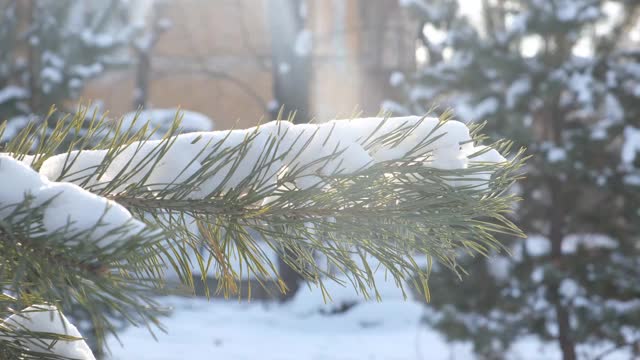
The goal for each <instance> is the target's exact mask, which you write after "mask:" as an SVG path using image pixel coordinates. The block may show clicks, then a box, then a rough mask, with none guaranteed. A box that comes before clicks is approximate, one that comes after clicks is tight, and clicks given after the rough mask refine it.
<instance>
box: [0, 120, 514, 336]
mask: <svg viewBox="0 0 640 360" xmlns="http://www.w3.org/2000/svg"><path fill="white" fill-rule="evenodd" d="M84 118H85V116H84V114H82V112H80V113H79V114H78V115H76V116H75V117H74V118H72V119H69V121H67V122H66V123H64V125H60V126H57V127H56V128H55V129H53V130H52V131H46V130H45V128H44V125H43V126H41V127H40V128H37V127H36V128H33V127H32V128H29V129H26V130H25V131H23V132H22V133H21V134H20V135H19V136H18V137H16V138H15V139H14V140H13V141H11V142H10V143H8V144H6V145H5V147H4V149H3V151H6V152H8V153H10V154H11V155H12V156H14V157H15V158H17V159H20V160H22V161H23V162H25V163H27V164H29V165H30V166H32V167H33V168H34V169H35V170H37V171H39V172H40V174H41V175H44V176H46V177H47V178H48V179H49V180H53V181H64V182H70V183H74V184H77V185H79V186H80V187H82V188H84V189H86V190H89V191H91V192H93V193H94V194H97V195H99V196H101V197H103V198H107V199H110V200H112V201H114V202H116V203H117V204H119V205H121V206H124V207H125V208H127V209H128V210H129V211H130V212H131V214H132V215H133V216H134V217H135V218H136V219H138V220H140V221H142V222H144V223H145V224H146V225H147V226H146V228H148V229H160V230H161V232H157V231H156V232H154V231H153V230H148V231H149V232H147V233H146V234H140V235H139V236H137V237H135V236H134V237H131V238H130V239H128V240H126V241H119V242H117V243H116V244H115V245H113V246H111V247H108V248H105V247H101V246H95V245H91V246H89V245H87V244H86V242H84V243H83V242H82V241H77V240H78V237H81V235H80V234H82V232H80V233H77V232H76V233H70V232H67V233H65V232H61V233H55V234H50V233H49V234H47V235H46V237H45V236H38V235H37V234H38V233H37V231H34V230H33V226H36V225H37V224H40V222H41V218H42V215H41V213H42V212H43V211H46V206H47V204H42V205H40V206H37V207H29V206H27V205H28V204H27V203H25V204H21V205H20V206H18V207H15V208H16V209H22V208H24V209H28V211H29V213H28V214H21V213H17V214H15V215H12V217H9V218H5V221H4V222H3V224H4V225H3V226H5V227H3V228H2V229H4V232H3V233H2V234H4V236H2V242H1V243H2V244H3V245H2V246H4V247H6V248H7V249H8V251H7V252H4V251H1V252H0V253H1V254H3V255H2V257H5V255H4V254H7V255H6V256H7V258H8V259H15V260H14V261H15V264H14V265H13V266H14V267H15V269H19V268H20V269H23V268H24V269H26V271H25V270H21V271H15V273H16V274H22V275H20V276H23V275H24V274H30V275H34V274H39V271H41V269H53V270H55V271H54V272H50V271H49V270H47V273H49V274H54V275H53V276H51V277H49V276H46V277H45V276H42V277H36V279H31V278H28V279H27V278H24V277H20V278H11V277H7V274H4V278H3V280H5V279H10V281H9V282H8V283H7V284H13V285H14V291H15V293H20V291H18V289H19V288H20V289H22V288H23V287H26V288H29V289H34V290H32V291H34V292H35V293H36V294H39V296H40V297H41V298H42V299H44V300H47V301H63V302H68V301H71V300H73V301H79V302H80V303H81V304H83V306H86V307H87V308H88V309H90V310H91V309H97V307H96V304H97V303H101V305H104V306H111V307H115V308H116V309H118V310H119V311H120V310H121V312H122V313H123V314H125V313H126V312H127V311H129V310H131V309H133V310H134V311H137V312H138V314H139V315H140V316H141V317H142V318H143V319H144V320H143V321H149V320H150V321H152V322H155V321H156V320H155V318H154V317H153V316H152V315H151V314H149V311H150V310H149V309H151V308H153V306H154V305H153V300H152V299H151V298H150V297H148V296H147V295H148V294H149V293H150V292H152V291H153V290H155V289H156V288H157V286H158V285H159V283H158V278H159V277H161V269H160V268H161V267H162V266H170V267H172V268H173V269H174V270H175V271H176V272H177V273H178V275H179V277H180V278H181V279H182V281H183V282H185V283H186V284H188V285H191V286H193V283H192V281H193V280H192V274H191V271H192V267H194V266H196V267H197V268H199V271H200V273H201V274H202V278H203V281H204V280H205V276H206V275H207V274H210V273H211V272H213V273H215V276H216V277H217V278H218V279H219V288H218V289H216V290H217V291H221V292H224V293H225V295H230V294H233V293H234V292H236V291H237V289H238V286H237V282H238V281H239V279H240V277H241V276H242V275H243V274H245V273H248V274H252V275H254V276H255V277H256V279H257V281H258V282H259V283H264V282H266V281H268V279H270V278H271V277H273V276H275V277H277V269H276V266H275V265H274V264H272V263H271V261H270V260H269V258H268V257H267V255H266V254H265V253H264V251H263V250H262V249H261V247H260V245H259V241H263V242H264V243H265V244H266V245H267V246H268V247H270V248H271V249H273V250H274V251H275V252H276V253H277V254H278V255H279V256H280V257H281V258H283V259H284V260H285V262H286V263H287V264H289V265H290V266H291V267H292V268H293V269H294V270H296V271H298V272H299V273H300V274H301V275H302V276H303V277H305V278H306V279H307V280H309V281H310V282H311V283H313V284H315V285H317V286H318V287H320V288H321V289H322V293H323V295H325V294H326V295H327V296H330V294H327V293H326V289H325V288H324V285H323V282H324V281H326V280H327V279H329V280H335V281H339V280H337V277H336V271H335V270H336V269H337V271H338V272H340V273H344V274H345V275H346V276H347V278H348V281H349V282H351V285H352V286H354V287H355V288H356V289H357V290H358V291H360V292H361V293H362V294H363V296H365V297H370V296H375V297H379V294H378V292H377V290H376V284H375V282H374V272H376V271H386V272H387V273H388V274H389V275H390V276H391V277H392V278H393V279H394V280H395V281H396V283H397V284H398V286H400V287H403V286H404V285H403V284H404V283H405V281H407V279H414V280H413V281H414V282H415V283H414V284H413V285H414V286H416V287H418V288H419V289H421V290H422V292H423V293H424V294H425V295H426V296H427V298H429V296H430V291H429V288H428V286H427V284H428V277H429V272H430V270H429V269H423V268H422V267H421V266H420V265H419V261H416V257H418V256H425V257H426V259H427V262H428V263H429V264H431V263H432V262H433V261H434V260H435V261H438V262H440V263H442V264H444V265H445V266H447V267H449V268H450V269H452V270H453V271H456V272H458V273H460V274H461V273H464V269H461V268H460V267H459V265H458V264H457V261H456V258H457V256H458V255H460V254H461V253H462V252H465V253H470V254H482V255H486V254H487V253H488V251H489V250H490V249H501V248H502V244H501V243H500V242H499V241H498V240H497V239H496V234H509V235H516V236H522V233H521V232H520V230H519V229H518V228H517V227H516V226H515V225H514V224H513V223H511V221H509V220H508V219H507V215H508V214H509V213H510V212H511V209H512V205H513V203H514V201H516V200H517V199H516V198H515V197H514V196H512V195H510V194H509V193H508V192H507V190H508V188H509V186H510V185H511V184H512V183H513V182H514V181H516V180H517V179H518V177H519V173H518V169H519V168H520V166H521V165H522V163H523V161H524V160H525V159H524V157H523V156H522V150H520V151H518V152H517V153H516V154H515V155H514V156H513V157H512V158H511V160H509V161H507V160H505V159H504V158H503V157H502V155H505V156H506V155H507V154H508V152H509V150H510V146H511V145H510V143H509V142H507V141H498V142H496V143H494V144H492V145H491V146H490V147H483V146H476V144H477V142H478V141H480V140H481V139H482V136H481V135H479V131H480V128H481V126H472V127H471V131H470V130H469V128H467V127H466V126H465V125H463V124H461V123H459V122H455V121H452V120H448V119H445V118H443V119H433V118H426V117H423V118H420V117H407V118H388V119H383V118H371V119H355V120H351V121H349V120H341V121H332V122H329V123H326V124H305V125H293V124H291V123H288V122H284V121H280V122H271V123H267V124H264V125H261V126H258V127H255V128H251V129H247V130H233V131H218V132H208V133H193V134H185V135H176V133H177V132H178V129H179V121H178V120H179V119H176V122H175V123H174V126H173V127H172V129H171V130H170V131H169V132H168V133H167V134H165V136H164V137H163V139H162V140H150V139H149V134H148V130H149V129H148V128H147V126H144V127H142V129H141V130H139V131H134V130H132V129H133V126H134V124H131V125H130V127H129V128H128V129H122V128H121V123H116V124H113V123H109V122H107V121H105V120H104V119H95V118H94V119H93V120H91V121H90V122H89V123H86V122H85V121H84ZM80 129H82V131H80ZM0 132H1V130H0ZM0 136H1V134H0ZM69 139H70V140H69ZM63 144H71V145H68V146H67V147H66V148H64V149H61V147H62V146H63ZM33 149H35V151H33V152H32V150H33ZM60 150H63V153H62V154H59V155H56V153H57V152H59V151H60ZM30 152H32V153H33V155H26V154H28V153H30ZM501 154H502V155H501ZM1 200H2V199H0V201H1ZM16 211H17V210H16ZM6 219H11V221H7V220H6ZM17 220H19V221H17ZM16 229H22V230H21V231H16ZM93 230H95V229H88V230H87V231H93ZM16 234H21V236H18V237H16V236H17V235H16ZM255 234H257V235H259V238H260V239H256V236H254V235H255ZM85 235H86V234H85ZM105 236H107V235H105ZM163 239H164V241H163ZM74 240H76V243H74ZM99 240H100V239H98V242H91V243H90V244H98V243H99ZM18 244H20V245H18ZM39 244H43V246H45V245H44V244H46V246H47V247H48V248H49V249H56V251H54V252H52V253H50V254H45V256H39V257H38V262H36V263H34V264H35V265H34V266H28V265H27V264H25V261H26V260H24V259H28V258H33V256H32V255H29V254H36V253H37V254H40V253H41V252H42V250H43V248H41V247H39ZM76 245H77V246H76ZM202 247H204V248H205V250H206V251H205V252H204V253H202V252H201V251H200V249H201V248H202ZM26 248H28V251H27V250H25V249H26ZM194 254H195V255H194ZM317 254H321V255H323V256H324V257H325V258H326V259H327V264H325V265H322V264H319V263H317V262H316V261H315V257H314V256H315V255H317ZM194 256H195V258H194ZM372 258H373V259H375V260H376V262H379V264H380V265H379V267H374V266H373V265H371V259H372ZM232 259H239V260H240V263H241V268H240V269H234V268H232V266H231V264H230V263H231V260H232ZM55 274H64V275H60V277H56V275H55ZM16 276H18V275H16ZM51 282H54V283H55V284H54V286H51ZM46 284H48V285H46ZM62 284H65V286H67V288H66V291H65V290H63V289H62V288H61V287H60V286H62ZM279 284H280V288H281V290H282V291H286V289H285V287H284V284H283V283H282V282H279ZM27 285H28V286H27ZM47 286H49V287H47ZM68 289H73V291H68ZM87 294H91V295H87ZM238 296H240V294H238ZM139 304H144V306H141V305H139ZM147 306H148V307H147ZM125 309H126V310H125ZM101 320H102V321H103V322H102V323H103V324H104V326H105V327H106V328H108V326H109V323H108V319H101ZM130 320H132V319H130ZM132 321H135V320H132Z"/></svg>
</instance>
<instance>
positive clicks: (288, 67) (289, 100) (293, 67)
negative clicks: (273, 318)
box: [268, 0, 311, 301]
mask: <svg viewBox="0 0 640 360" xmlns="http://www.w3.org/2000/svg"><path fill="white" fill-rule="evenodd" d="M304 2H305V0H270V1H269V2H268V15H269V27H270V31H271V50H272V65H271V68H272V69H271V71H272V74H273V95H274V98H275V100H276V102H277V106H274V107H272V109H270V110H271V116H272V118H273V119H275V118H276V117H277V116H278V113H279V112H280V111H282V115H283V117H284V118H285V119H286V118H289V117H293V120H294V122H296V123H301V122H308V121H309V120H310V118H311V109H310V93H311V53H304V52H301V50H303V49H300V48H299V47H300V45H307V44H300V43H299V42H300V41H305V40H306V39H304V38H303V39H301V38H300V37H301V36H304V35H301V34H302V31H305V29H306V18H305V14H303V13H302V11H301V6H303V3H304ZM294 116H295V117H294ZM287 255H289V256H290V255H291V254H287ZM278 271H279V276H280V279H281V280H282V281H283V282H284V284H285V285H286V287H287V289H288V291H287V292H286V293H284V294H282V296H281V300H282V301H287V300H289V299H291V298H292V297H293V296H294V295H295V294H296V292H297V291H298V289H299V288H300V283H301V282H302V280H303V279H302V277H301V276H300V275H299V274H298V273H297V272H296V271H295V270H293V269H292V268H291V267H290V266H289V265H288V264H287V263H286V262H285V261H284V260H283V259H282V258H280V259H278Z"/></svg>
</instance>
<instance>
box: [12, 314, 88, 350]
mask: <svg viewBox="0 0 640 360" xmlns="http://www.w3.org/2000/svg"><path fill="white" fill-rule="evenodd" d="M2 325H3V326H6V327H8V328H12V329H13V330H15V331H32V332H46V333H52V334H59V335H68V336H72V337H75V338H79V339H78V340H74V341H56V342H55V344H53V342H54V340H32V341H25V347H26V348H27V349H28V350H31V351H37V352H42V353H49V354H54V355H58V356H62V357H66V358H71V359H77V360H95V357H94V356H93V353H92V352H91V349H89V346H88V345H87V343H86V342H85V341H84V340H82V339H81V338H82V335H81V334H80V332H79V331H78V329H77V328H76V327H75V326H74V325H73V324H71V323H70V322H69V320H67V318H66V316H64V314H62V313H61V312H59V311H58V309H57V308H56V307H55V306H52V305H33V306H30V307H28V308H26V309H24V310H22V311H21V312H20V313H18V314H14V315H11V316H9V317H8V318H7V319H5V320H4V322H3V323H2Z"/></svg>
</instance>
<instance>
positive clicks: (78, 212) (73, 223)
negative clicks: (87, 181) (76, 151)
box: [0, 154, 145, 246]
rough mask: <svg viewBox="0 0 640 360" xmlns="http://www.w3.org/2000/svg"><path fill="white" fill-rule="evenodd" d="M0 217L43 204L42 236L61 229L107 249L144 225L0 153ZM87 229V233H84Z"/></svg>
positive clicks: (102, 200)
mask: <svg viewBox="0 0 640 360" xmlns="http://www.w3.org/2000/svg"><path fill="white" fill-rule="evenodd" d="M0 183H2V187H0V218H7V217H8V216H9V215H11V214H12V213H13V212H14V211H15V208H16V207H18V206H24V205H25V204H24V203H25V202H26V201H28V204H29V205H30V206H34V207H38V206H42V205H43V204H46V206H44V208H43V214H42V225H43V229H42V233H41V235H42V236H47V235H51V234H53V233H56V232H58V231H60V230H63V229H64V230H65V232H66V234H67V235H68V236H73V234H75V233H78V232H85V234H84V236H83V238H85V239H86V240H88V241H93V242H96V243H97V245H100V246H108V245H109V244H110V243H112V242H114V241H122V240H126V239H127V238H129V237H131V236H132V235H134V234H137V233H140V232H141V231H142V230H143V229H144V227H145V225H144V224H143V223H142V222H140V221H138V220H136V219H134V218H133V217H132V216H131V213H129V211H127V209H125V208H124V207H122V206H121V205H119V204H117V203H116V202H114V201H111V200H108V199H105V198H103V197H100V196H97V195H94V194H92V193H90V192H89V191H86V190H84V189H82V188H81V187H79V186H77V185H74V184H71V183H59V182H53V181H49V180H48V179H47V178H45V177H44V176H42V175H40V174H38V173H37V172H35V171H34V170H32V169H31V168H30V167H29V166H28V165H26V164H25V163H22V162H20V161H18V160H16V159H14V158H12V157H10V156H8V155H5V154H0ZM88 230H90V231H89V232H87V231H88Z"/></svg>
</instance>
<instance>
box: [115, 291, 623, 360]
mask: <svg viewBox="0 0 640 360" xmlns="http://www.w3.org/2000/svg"><path fill="white" fill-rule="evenodd" d="M380 290H381V293H382V296H383V301H382V302H375V301H370V302H364V303H360V304H358V305H356V306H355V307H353V308H351V309H350V310H349V311H347V312H344V313H341V314H329V315H327V314H326V312H327V311H330V310H331V309H334V308H335V305H331V304H329V305H325V304H323V301H322V296H321V295H320V293H319V292H318V291H313V292H312V291H309V290H306V289H303V290H301V291H300V293H299V294H298V295H297V296H296V298H295V299H294V300H293V301H292V302H291V303H289V304H286V305H279V304H275V303H267V304H265V303H262V302H257V301H256V302H251V303H246V302H242V303H239V302H238V301H223V300H211V301H207V300H205V299H185V298H179V297H168V298H166V299H164V300H162V303H163V304H165V305H167V306H171V307H173V308H174V312H173V315H172V316H171V317H170V318H168V319H165V320H164V322H163V323H164V324H165V325H166V327H167V329H168V333H167V334H165V333H159V334H157V335H158V340H157V341H155V340H154V339H153V337H152V336H151V335H150V334H149V333H148V332H147V330H146V329H144V328H129V329H128V330H126V331H125V332H124V333H122V334H121V336H120V337H121V340H122V342H123V345H124V347H122V346H120V344H119V343H118V342H117V340H115V339H113V338H112V339H110V340H109V346H110V348H111V351H112V357H111V359H112V360H128V359H156V360H169V359H172V360H173V359H229V360H242V359H260V360H289V359H291V360H299V359H313V360H376V359H384V360H393V359H398V360H401V359H402V360H405V359H411V360H415V359H429V360H440V359H442V360H456V359H458V360H459V359H474V356H473V355H472V353H471V346H470V345H469V344H459V343H458V344H448V343H447V342H445V340H444V338H443V337H442V336H441V335H439V334H438V333H437V332H435V331H433V330H431V329H429V328H427V327H425V326H424V325H422V324H420V318H421V317H423V316H424V315H425V307H424V305H422V304H420V303H418V302H416V301H412V300H407V301H405V300H403V299H402V296H401V294H400V293H399V292H398V291H397V289H395V286H394V285H393V284H391V283H383V284H382V286H381V287H380ZM330 291H331V294H332V296H333V297H334V300H335V301H336V302H340V301H343V302H344V301H350V300H355V299H357V295H355V294H353V292H352V291H351V290H349V289H346V288H342V287H339V286H337V285H335V286H331V287H330ZM323 312H325V314H323ZM627 356H628V355H627ZM559 358H560V354H559V353H558V350H557V348H556V345H555V344H548V345H542V344H540V343H539V342H537V341H535V340H530V339H529V340H526V341H521V342H520V343H518V344H517V345H516V346H515V347H514V349H513V350H512V351H511V352H510V353H509V355H508V359H522V360H533V359H559ZM625 358H628V357H624V356H620V355H619V354H618V356H616V354H613V356H611V357H608V358H606V359H607V360H614V359H625Z"/></svg>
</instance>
